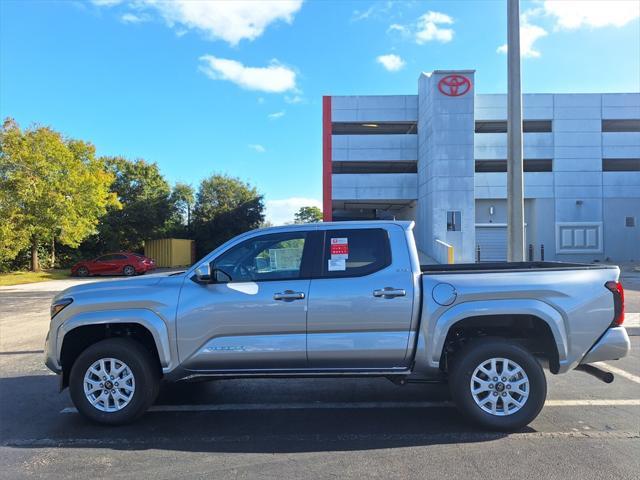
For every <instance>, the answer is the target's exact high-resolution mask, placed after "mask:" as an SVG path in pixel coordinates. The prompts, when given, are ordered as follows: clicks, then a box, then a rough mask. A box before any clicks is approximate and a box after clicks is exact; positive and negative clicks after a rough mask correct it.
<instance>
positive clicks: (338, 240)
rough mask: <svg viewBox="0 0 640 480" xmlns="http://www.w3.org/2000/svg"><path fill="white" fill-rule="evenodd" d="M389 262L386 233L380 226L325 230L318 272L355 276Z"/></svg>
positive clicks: (386, 264)
mask: <svg viewBox="0 0 640 480" xmlns="http://www.w3.org/2000/svg"><path fill="white" fill-rule="evenodd" d="M390 264H391V250H390V248H389V235H388V234H387V231H386V230H384V229H382V228H363V229H355V230H327V231H326V232H325V239H324V256H323V266H322V276H323V277H325V278H327V277H329V278H331V277H358V276H363V275H369V274H371V273H374V272H377V271H378V270H382V269H383V268H385V267H387V266H389V265H390Z"/></svg>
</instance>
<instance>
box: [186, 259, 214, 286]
mask: <svg viewBox="0 0 640 480" xmlns="http://www.w3.org/2000/svg"><path fill="white" fill-rule="evenodd" d="M191 279H192V280H193V281H194V282H196V283H211V265H209V264H208V263H203V264H202V265H200V266H199V267H198V268H196V271H195V272H194V275H193V277H191Z"/></svg>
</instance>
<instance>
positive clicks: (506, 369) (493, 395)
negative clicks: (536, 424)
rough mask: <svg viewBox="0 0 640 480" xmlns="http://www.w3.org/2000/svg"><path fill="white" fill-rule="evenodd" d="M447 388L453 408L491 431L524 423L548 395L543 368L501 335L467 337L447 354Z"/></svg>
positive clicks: (532, 417) (514, 428)
mask: <svg viewBox="0 0 640 480" xmlns="http://www.w3.org/2000/svg"><path fill="white" fill-rule="evenodd" d="M449 387H450V389H451V395H452V397H453V400H454V402H455V403H456V406H457V407H458V409H459V410H460V411H461V412H462V413H463V414H464V415H465V416H466V417H467V418H469V419H470V420H472V421H473V422H475V423H477V424H479V425H481V426H483V427H485V428H487V429H490V430H500V431H513V430H518V429H520V428H522V427H524V426H526V425H528V424H529V423H530V422H531V421H533V419H535V418H536V417H537V416H538V414H539V413H540V410H542V407H543V406H544V402H545V400H546V397H547V382H546V378H545V376H544V371H543V370H542V367H541V366H540V364H539V363H538V361H537V360H536V359H535V357H534V356H533V355H532V354H531V353H530V352H529V351H527V350H526V349H525V348H523V347H521V346H520V345H518V344H514V343H513V342H510V341H508V340H503V339H486V340H484V339H483V340H472V341H470V342H469V344H468V345H466V346H465V347H464V348H463V349H462V350H460V351H459V352H458V353H457V354H456V355H455V357H454V358H453V359H452V362H451V368H450V372H449Z"/></svg>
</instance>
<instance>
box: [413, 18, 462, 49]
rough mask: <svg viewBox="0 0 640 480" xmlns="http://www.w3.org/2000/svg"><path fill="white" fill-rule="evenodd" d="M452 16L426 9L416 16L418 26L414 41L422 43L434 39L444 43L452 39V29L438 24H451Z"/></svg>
mask: <svg viewBox="0 0 640 480" xmlns="http://www.w3.org/2000/svg"><path fill="white" fill-rule="evenodd" d="M451 24H453V18H451V17H450V16H449V15H446V14H444V13H440V12H433V11H428V12H427V13H425V14H424V15H422V16H421V17H420V18H418V27H417V30H416V35H415V38H416V43H418V44H423V43H426V42H430V41H432V40H436V41H438V42H442V43H446V42H450V41H451V40H453V33H454V32H453V29H452V28H442V27H440V26H439V25H451Z"/></svg>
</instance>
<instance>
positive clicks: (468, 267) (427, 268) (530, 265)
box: [420, 262, 617, 274]
mask: <svg viewBox="0 0 640 480" xmlns="http://www.w3.org/2000/svg"><path fill="white" fill-rule="evenodd" d="M608 268H612V269H615V268H617V267H616V266H615V265H602V264H597V263H569V262H484V263H453V264H443V265H420V270H421V271H422V273H425V274H430V273H439V274H442V273H461V272H465V273H487V272H496V271H503V270H507V271H509V272H525V271H540V270H545V271H549V270H600V269H608Z"/></svg>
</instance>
